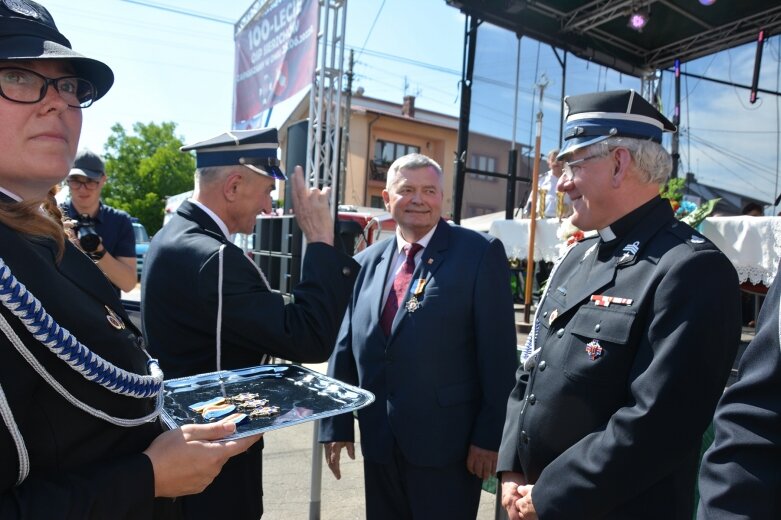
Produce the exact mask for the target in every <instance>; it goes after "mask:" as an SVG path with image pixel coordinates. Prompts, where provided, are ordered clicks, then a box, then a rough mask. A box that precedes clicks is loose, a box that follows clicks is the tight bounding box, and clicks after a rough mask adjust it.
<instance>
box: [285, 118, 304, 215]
mask: <svg viewBox="0 0 781 520" xmlns="http://www.w3.org/2000/svg"><path fill="white" fill-rule="evenodd" d="M308 133H309V120H308V119H302V120H301V121H298V122H296V123H293V124H292V125H290V126H288V127H287V148H286V150H285V170H286V171H285V173H286V174H287V175H288V176H289V175H290V174H291V173H293V169H294V168H295V167H296V166H301V167H302V168H304V171H306V140H307V138H308ZM292 208H293V195H292V193H291V192H290V183H289V182H286V183H285V214H288V213H290V210H291V209H292Z"/></svg>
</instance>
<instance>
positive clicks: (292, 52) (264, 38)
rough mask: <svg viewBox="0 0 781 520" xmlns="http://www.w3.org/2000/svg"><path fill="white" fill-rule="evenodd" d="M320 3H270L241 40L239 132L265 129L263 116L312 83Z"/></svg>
mask: <svg viewBox="0 0 781 520" xmlns="http://www.w3.org/2000/svg"><path fill="white" fill-rule="evenodd" d="M318 13H319V3H318V1H317V0H269V2H267V4H266V6H265V7H264V8H263V9H261V11H260V12H259V13H258V14H257V15H256V16H255V17H254V18H253V19H252V21H250V22H249V23H247V24H246V25H245V26H244V27H242V28H241V29H240V30H239V31H238V32H237V33H236V36H235V41H236V67H235V71H236V74H235V77H234V89H233V128H234V129H248V128H260V127H262V126H263V121H261V120H260V119H261V114H262V113H263V111H265V110H267V109H269V108H271V107H273V106H274V105H276V104H277V103H279V102H280V101H284V100H285V99H287V98H289V97H290V96H292V95H293V94H295V93H297V92H299V91H300V90H301V89H303V88H305V87H306V86H308V85H310V84H311V83H312V76H313V74H314V70H315V61H316V60H317V28H318V25H317V17H318Z"/></svg>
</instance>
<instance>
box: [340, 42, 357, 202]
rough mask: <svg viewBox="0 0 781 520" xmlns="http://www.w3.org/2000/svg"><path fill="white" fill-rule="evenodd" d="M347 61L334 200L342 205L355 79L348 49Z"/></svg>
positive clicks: (352, 56) (353, 60) (353, 55)
mask: <svg viewBox="0 0 781 520" xmlns="http://www.w3.org/2000/svg"><path fill="white" fill-rule="evenodd" d="M347 60H348V61H347V72H346V73H345V76H347V88H346V89H345V92H344V96H345V97H344V115H342V121H344V125H343V126H342V139H341V142H340V146H339V148H340V151H339V161H340V163H341V164H340V165H339V167H340V169H341V171H342V175H341V178H342V182H340V183H339V193H338V194H337V196H336V200H337V202H338V203H340V204H344V185H345V181H346V180H347V153H348V151H349V148H350V115H351V114H352V101H353V78H354V77H355V74H354V73H353V67H354V65H355V51H354V50H353V49H350V56H349V58H348V59H347Z"/></svg>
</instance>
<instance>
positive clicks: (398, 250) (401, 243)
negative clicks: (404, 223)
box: [396, 225, 437, 254]
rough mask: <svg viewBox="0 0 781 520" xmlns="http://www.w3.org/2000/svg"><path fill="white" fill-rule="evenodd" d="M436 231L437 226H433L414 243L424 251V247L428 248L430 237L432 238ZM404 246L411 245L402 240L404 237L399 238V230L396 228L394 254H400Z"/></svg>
mask: <svg viewBox="0 0 781 520" xmlns="http://www.w3.org/2000/svg"><path fill="white" fill-rule="evenodd" d="M436 230H437V226H436V225H434V227H433V228H431V229H430V230H429V232H428V233H426V234H425V235H423V238H421V239H420V240H418V241H417V242H415V243H416V244H420V245H421V246H422V247H423V249H426V246H428V243H429V242H431V237H433V236H434V231H436ZM406 245H411V243H410V242H407V241H406V240H404V237H403V236H401V228H400V227H398V226H396V253H398V254H401V252H402V250H403V249H404V246H406Z"/></svg>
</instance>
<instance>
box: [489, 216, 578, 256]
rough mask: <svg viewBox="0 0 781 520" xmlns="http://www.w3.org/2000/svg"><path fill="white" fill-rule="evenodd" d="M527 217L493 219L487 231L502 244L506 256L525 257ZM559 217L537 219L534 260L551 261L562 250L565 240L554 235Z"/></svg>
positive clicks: (528, 221)
mask: <svg viewBox="0 0 781 520" xmlns="http://www.w3.org/2000/svg"><path fill="white" fill-rule="evenodd" d="M530 222H531V220H529V219H519V220H494V221H493V222H492V223H491V227H490V229H489V231H488V232H489V233H490V234H492V235H493V236H495V237H497V238H499V239H500V240H501V241H502V243H503V244H504V250H505V251H506V252H507V256H508V257H516V258H522V259H523V258H527V256H528V253H529V223H530ZM558 229H559V219H557V218H548V219H542V220H537V227H536V229H535V231H534V261H535V262H536V261H538V260H545V261H546V262H552V261H554V260H556V259H557V258H558V257H559V255H560V254H561V253H562V252H563V251H564V247H565V242H564V241H563V240H562V239H560V238H559V237H558V236H556V232H557V231H558Z"/></svg>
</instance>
